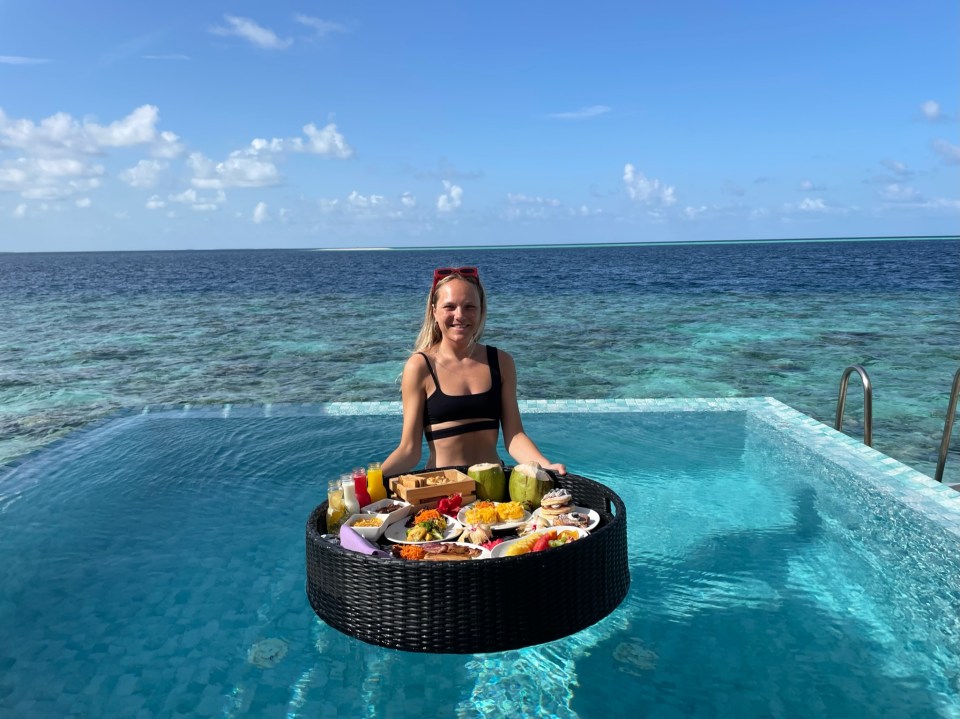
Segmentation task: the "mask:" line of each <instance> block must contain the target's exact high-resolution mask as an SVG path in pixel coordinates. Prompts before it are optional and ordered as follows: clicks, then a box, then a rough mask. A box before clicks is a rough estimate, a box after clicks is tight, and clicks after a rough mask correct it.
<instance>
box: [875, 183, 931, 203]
mask: <svg viewBox="0 0 960 719" xmlns="http://www.w3.org/2000/svg"><path fill="white" fill-rule="evenodd" d="M877 194H878V195H879V196H880V199H882V200H886V201H887V202H921V201H922V200H923V198H922V197H921V196H920V193H919V192H917V191H916V190H915V189H914V188H913V187H911V186H910V185H901V184H899V183H896V182H895V183H891V184H889V185H886V186H885V187H883V188H882V189H881V190H880V191H879V192H878V193H877Z"/></svg>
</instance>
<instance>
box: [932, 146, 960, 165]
mask: <svg viewBox="0 0 960 719" xmlns="http://www.w3.org/2000/svg"><path fill="white" fill-rule="evenodd" d="M933 149H934V150H936V152H937V154H938V155H940V157H942V158H943V160H944V162H947V163H949V164H951V165H956V164H958V163H960V146H957V145H954V144H953V143H952V142H948V141H947V140H934V141H933Z"/></svg>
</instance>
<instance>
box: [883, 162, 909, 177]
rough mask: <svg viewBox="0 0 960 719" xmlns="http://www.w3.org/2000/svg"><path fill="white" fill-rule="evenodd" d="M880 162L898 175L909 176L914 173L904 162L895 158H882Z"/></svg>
mask: <svg viewBox="0 0 960 719" xmlns="http://www.w3.org/2000/svg"><path fill="white" fill-rule="evenodd" d="M880 164H881V165H883V166H884V167H886V168H887V169H888V170H890V172H892V173H893V174H894V175H897V176H899V177H911V176H912V175H913V174H914V172H913V170H911V169H910V168H909V167H907V166H906V164H904V163H903V162H899V161H897V160H883V161H881V163H880Z"/></svg>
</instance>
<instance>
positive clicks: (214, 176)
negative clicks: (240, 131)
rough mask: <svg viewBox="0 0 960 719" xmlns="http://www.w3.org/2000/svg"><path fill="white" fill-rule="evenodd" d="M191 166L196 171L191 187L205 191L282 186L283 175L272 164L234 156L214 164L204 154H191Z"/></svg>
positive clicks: (189, 163)
mask: <svg viewBox="0 0 960 719" xmlns="http://www.w3.org/2000/svg"><path fill="white" fill-rule="evenodd" d="M187 165H188V166H189V167H190V169H191V170H192V171H193V177H192V178H191V180H190V184H192V185H193V186H194V187H196V188H198V189H201V190H220V189H224V188H227V187H268V186H270V185H276V184H278V183H279V182H280V171H279V170H277V166H276V165H274V164H273V163H272V162H268V161H265V160H258V159H256V158H253V157H244V156H243V155H242V153H237V152H234V153H231V155H230V156H229V157H228V158H227V159H226V160H224V161H223V162H220V163H214V162H213V161H212V160H211V159H209V158H208V157H206V156H204V155H203V154H202V153H200V152H194V153H191V155H190V157H189V158H187Z"/></svg>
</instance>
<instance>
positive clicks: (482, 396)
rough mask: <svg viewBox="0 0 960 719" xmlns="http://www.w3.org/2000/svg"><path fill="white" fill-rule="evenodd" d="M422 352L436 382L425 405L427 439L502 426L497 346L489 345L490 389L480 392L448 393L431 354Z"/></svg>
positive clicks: (425, 432)
mask: <svg viewBox="0 0 960 719" xmlns="http://www.w3.org/2000/svg"><path fill="white" fill-rule="evenodd" d="M420 354H421V355H422V356H423V360H424V362H426V363H427V368H428V369H429V370H430V375H431V376H432V377H433V384H434V385H435V386H436V389H435V390H434V391H433V393H432V394H431V395H430V396H429V397H427V402H426V404H425V405H424V407H423V426H424V435H425V436H426V438H427V441H433V440H435V439H443V438H444V437H455V436H457V435H459V434H466V433H468V432H478V431H480V430H484V429H496V430H499V429H500V416H501V414H502V408H501V394H500V390H501V387H502V385H503V382H502V380H501V378H500V357H499V355H498V353H497V348H496V347H491V346H490V345H487V364H489V365H490V380H491V381H490V389H488V390H487V391H486V392H480V393H479V394H445V393H444V391H443V390H442V389H440V380H438V379H437V373H436V371H435V370H434V369H433V365H432V364H430V360H429V358H428V357H427V355H425V354H424V353H423V352H420ZM478 417H482V418H484V419H479V420H477V421H476V422H468V423H466V424H459V425H456V426H454V427H445V428H443V429H438V430H434V431H430V430H427V429H426V428H427V427H432V426H434V425H437V424H441V423H443V422H453V421H456V420H464V419H476V418H478Z"/></svg>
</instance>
